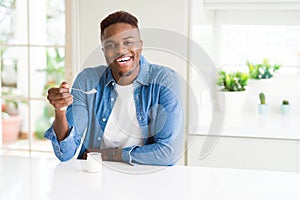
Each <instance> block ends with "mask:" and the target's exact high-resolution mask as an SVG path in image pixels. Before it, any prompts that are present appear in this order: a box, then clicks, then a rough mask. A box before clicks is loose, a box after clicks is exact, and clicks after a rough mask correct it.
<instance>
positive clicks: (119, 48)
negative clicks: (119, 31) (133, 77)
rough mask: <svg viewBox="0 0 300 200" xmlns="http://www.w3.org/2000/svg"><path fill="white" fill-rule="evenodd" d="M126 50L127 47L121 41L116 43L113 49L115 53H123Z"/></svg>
mask: <svg viewBox="0 0 300 200" xmlns="http://www.w3.org/2000/svg"><path fill="white" fill-rule="evenodd" d="M126 51H127V47H126V45H124V44H122V43H120V44H119V45H117V48H116V49H115V53H117V54H124V53H125V52H126Z"/></svg>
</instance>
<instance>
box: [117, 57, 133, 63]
mask: <svg viewBox="0 0 300 200" xmlns="http://www.w3.org/2000/svg"><path fill="white" fill-rule="evenodd" d="M128 60H130V57H129V56H127V57H123V58H119V59H118V60H117V61H118V62H127V61H128Z"/></svg>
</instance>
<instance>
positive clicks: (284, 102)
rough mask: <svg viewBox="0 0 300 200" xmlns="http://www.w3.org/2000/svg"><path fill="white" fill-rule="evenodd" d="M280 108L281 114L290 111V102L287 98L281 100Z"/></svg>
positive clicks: (286, 113)
mask: <svg viewBox="0 0 300 200" xmlns="http://www.w3.org/2000/svg"><path fill="white" fill-rule="evenodd" d="M280 110H281V114H283V115H288V114H289V113H290V103H289V101H288V100H282V103H281V106H280Z"/></svg>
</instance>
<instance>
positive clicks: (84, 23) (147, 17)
mask: <svg viewBox="0 0 300 200" xmlns="http://www.w3.org/2000/svg"><path fill="white" fill-rule="evenodd" d="M187 2H188V1H185V0H179V1H176V2H174V1H172V0H164V1H161V0H153V1H142V2H141V1H139V0H129V1H122V0H111V1H104V0H89V1H84V0H78V6H79V7H78V12H79V49H80V50H79V51H80V55H79V57H80V65H84V66H86V65H95V64H105V62H104V57H103V54H102V52H101V49H96V48H97V47H99V24H100V21H101V20H102V19H103V18H104V17H106V16H107V15H108V14H110V13H112V12H114V11H117V10H125V11H128V12H130V13H132V14H133V15H135V16H136V17H137V18H138V19H139V27H140V29H143V28H161V29H167V30H172V31H175V32H176V33H180V34H184V35H187V33H188V23H187V20H188V11H187V10H188V4H187ZM142 39H143V35H142ZM156 39H157V40H159V39H160V38H156ZM145 42H146V41H145ZM161 42H163V41H161ZM95 49H96V50H95ZM94 50H95V51H96V53H95V52H94ZM91 52H94V56H96V55H97V56H96V57H98V55H99V57H98V58H95V59H91V58H90V59H88V60H86V59H87V58H88V57H89V56H90V55H91ZM144 53H145V54H146V55H147V58H148V60H150V61H152V62H154V63H160V64H166V65H168V66H174V68H175V69H177V70H179V71H181V72H182V73H185V70H183V69H184V68H185V67H186V63H185V62H183V61H182V60H181V59H178V57H177V58H175V59H172V58H173V56H172V55H165V57H164V56H160V53H161V52H158V51H154V52H153V51H152V52H150V51H149V52H147V51H146V50H145V51H144ZM185 53H186V52H185ZM184 56H186V55H184ZM79 69H81V67H80V68H79Z"/></svg>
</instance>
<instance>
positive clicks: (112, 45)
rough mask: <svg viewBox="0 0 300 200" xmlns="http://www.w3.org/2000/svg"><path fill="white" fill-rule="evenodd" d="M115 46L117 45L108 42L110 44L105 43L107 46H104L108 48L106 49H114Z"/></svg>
mask: <svg viewBox="0 0 300 200" xmlns="http://www.w3.org/2000/svg"><path fill="white" fill-rule="evenodd" d="M114 47H115V45H114V44H113V43H108V44H105V46H104V48H106V49H112V48H114Z"/></svg>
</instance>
